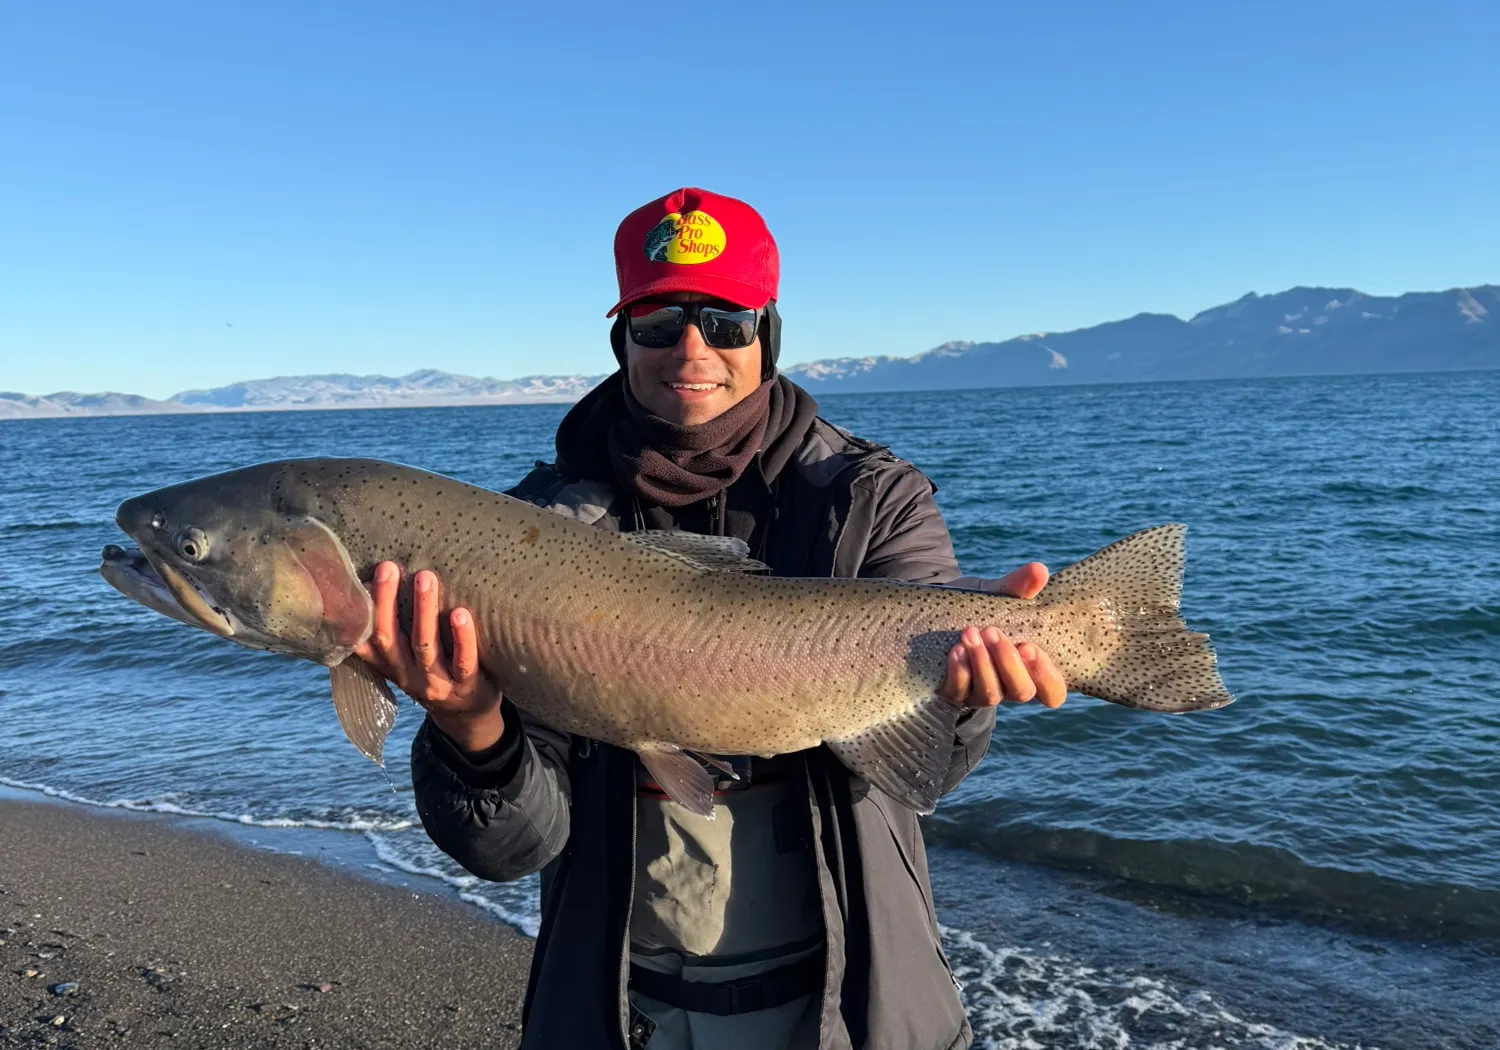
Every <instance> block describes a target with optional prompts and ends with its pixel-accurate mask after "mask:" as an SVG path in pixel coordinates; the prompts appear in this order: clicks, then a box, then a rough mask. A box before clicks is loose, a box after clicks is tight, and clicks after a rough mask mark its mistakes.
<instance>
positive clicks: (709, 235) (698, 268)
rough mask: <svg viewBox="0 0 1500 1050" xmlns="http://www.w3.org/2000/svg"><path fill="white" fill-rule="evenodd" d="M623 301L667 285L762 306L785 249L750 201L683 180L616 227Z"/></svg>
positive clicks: (614, 310)
mask: <svg viewBox="0 0 1500 1050" xmlns="http://www.w3.org/2000/svg"><path fill="white" fill-rule="evenodd" d="M615 275H616V276H617V277H618V278H619V280H620V301H619V302H617V303H615V305H614V306H613V307H611V308H610V311H609V313H607V314H605V315H604V316H606V317H613V316H614V315H615V314H616V313H618V312H619V310H620V307H622V306H624V305H625V304H627V303H630V302H634V301H635V300H637V299H644V298H646V297H647V296H652V295H660V294H662V293H664V292H702V293H703V294H704V295H712V296H714V297H715V298H718V299H727V300H729V301H730V302H731V303H736V304H738V305H740V306H744V307H748V308H750V309H754V310H759V309H760V308H761V307H762V306H765V305H766V303H768V302H770V301H771V300H772V299H774V298H776V285H777V283H778V282H779V281H780V279H781V256H780V255H779V254H778V253H777V251H776V241H775V240H774V239H773V238H772V237H771V231H770V230H768V229H766V221H765V220H764V219H762V218H761V217H760V214H759V213H758V212H757V211H756V210H755V209H754V208H752V207H750V205H748V204H746V203H745V202H744V201H739V200H735V199H734V198H733V197H721V196H720V195H719V194H717V193H710V192H708V191H707V190H699V189H694V188H692V187H684V188H683V189H680V190H677V191H675V192H673V193H669V194H667V195H666V196H665V197H661V198H659V199H657V200H654V201H652V202H651V203H650V204H646V205H643V206H642V207H639V208H637V209H636V210H635V211H633V212H631V213H630V214H629V215H627V216H625V221H624V222H622V223H620V228H619V229H618V230H616V231H615Z"/></svg>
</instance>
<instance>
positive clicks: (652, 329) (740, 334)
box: [625, 303, 760, 350]
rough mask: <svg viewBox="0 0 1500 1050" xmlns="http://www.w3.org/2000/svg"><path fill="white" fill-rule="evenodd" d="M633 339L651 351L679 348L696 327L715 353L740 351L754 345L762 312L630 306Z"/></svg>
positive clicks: (671, 305)
mask: <svg viewBox="0 0 1500 1050" xmlns="http://www.w3.org/2000/svg"><path fill="white" fill-rule="evenodd" d="M625 318H626V323H628V324H629V325H630V338H631V339H633V340H635V342H636V345H638V346H644V347H647V348H649V349H651V350H665V349H667V348H668V347H671V346H676V345H677V340H679V339H681V338H682V330H683V329H684V328H686V327H687V326H688V325H689V324H696V325H697V326H698V331H700V332H702V333H703V341H704V342H705V343H707V344H708V345H709V346H711V347H713V348H714V349H715V350H740V349H743V348H744V347H747V346H749V345H750V344H751V343H753V342H754V341H755V330H756V328H757V327H759V325H760V311H759V310H746V309H744V308H743V307H739V306H712V305H710V304H708V303H631V304H630V305H629V306H627V307H626V308H625Z"/></svg>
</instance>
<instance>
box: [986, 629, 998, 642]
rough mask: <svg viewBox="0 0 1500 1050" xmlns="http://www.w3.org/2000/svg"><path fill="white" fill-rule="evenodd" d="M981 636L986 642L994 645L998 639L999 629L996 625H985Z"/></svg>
mask: <svg viewBox="0 0 1500 1050" xmlns="http://www.w3.org/2000/svg"><path fill="white" fill-rule="evenodd" d="M983 637H984V640H985V641H986V642H989V643H990V644H991V645H994V644H995V643H996V642H998V641H999V640H1000V629H999V628H998V627H986V628H985V629H984V635H983Z"/></svg>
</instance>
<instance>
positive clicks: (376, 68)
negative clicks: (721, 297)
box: [0, 0, 1500, 397]
mask: <svg viewBox="0 0 1500 1050" xmlns="http://www.w3.org/2000/svg"><path fill="white" fill-rule="evenodd" d="M523 6H524V7H527V8H532V9H531V10H521V8H522V7H523ZM543 7H545V8H546V9H545V10H542V8H543ZM1497 11H1500V5H1496V4H1494V3H1493V2H1491V0H1473V2H1466V3H1459V2H1450V3H1444V2H1425V3H1420V4H1418V3H1404V2H1392V3H1384V2H1383V3H1377V4H1370V3H1367V2H1366V3H1345V2H1325V3H1319V2H1303V3H1297V4H1290V3H1278V2H1263V3H1258V4H1254V5H1250V4H1238V5H1228V4H1203V3H1186V2H1184V3H1173V4H1168V3H1153V2H1149V0H1145V2H1141V0H1138V2H1136V3H1131V4H1120V3H1115V2H1098V3H1066V2H1059V3H1053V4H1001V3H974V4H948V3H941V2H936V3H924V4H920V5H917V4H899V5H898V4H891V5H885V4H879V3H876V4H861V5H853V4H851V5H848V6H843V5H831V4H819V3H816V2H803V3H795V4H794V3H780V2H770V3H760V4H756V5H753V6H752V5H726V4H713V3H700V4H696V5H680V4H674V5H670V6H668V5H652V4H638V3H635V4H619V3H613V4H553V5H512V4H499V3H479V2H457V0H456V2H449V3H443V4H416V3H402V4H396V3H378V2H362V3H359V4H303V3H289V2H280V0H261V2H259V3H256V4H238V5H221V4H203V3H200V2H192V3H187V2H168V0H153V2H152V3H147V4H121V3H117V2H114V0H109V2H97V3H88V2H81V0H80V2H67V3H56V4H6V5H0V389H8V390H22V391H26V392H29V393H44V392H51V391H53V390H57V389H84V390H100V389H116V390H127V391H131V392H136V393H144V394H149V395H152V396H158V397H160V396H166V395H169V394H171V393H174V392H176V391H179V390H183V389H187V388H193V387H202V386H213V385H218V384H221V383H225V382H229V381H232V380H235V379H248V378H256V377H260V376H268V375H276V374H288V373H303V372H334V371H353V372H381V373H388V374H400V373H404V372H408V371H410V370H412V369H415V368H421V367H434V368H441V369H446V370H449V371H456V372H466V373H475V374H483V375H495V376H502V377H508V376H517V375H525V374H535V373H560V372H575V371H576V372H599V371H604V370H607V368H608V367H610V366H612V360H611V358H610V356H609V351H608V348H607V344H606V341H605V333H606V330H607V325H606V322H605V320H604V318H603V313H604V311H605V309H607V308H608V306H609V305H610V304H611V302H612V301H613V295H614V271H613V264H612V261H611V256H610V243H611V238H612V235H613V232H614V227H615V225H616V223H617V222H618V221H619V219H620V218H621V217H622V216H623V215H624V214H625V213H626V212H627V211H629V210H630V209H631V208H633V207H635V206H636V205H638V204H641V203H644V202H645V201H647V200H649V199H651V198H653V197H655V196H659V195H660V194H662V193H665V192H667V191H668V190H671V189H673V188H676V187H678V186H681V185H701V186H706V187H709V188H711V189H715V190H718V191H720V192H723V193H729V194H732V195H735V196H739V197H743V198H745V199H747V200H749V201H750V202H751V203H753V204H754V205H756V207H758V208H759V209H760V210H761V212H762V213H763V214H764V215H765V216H766V218H767V220H768V222H769V223H770V226H771V229H772V231H773V232H774V233H775V234H776V236H777V239H778V241H779V242H780V244H781V248H782V260H783V279H782V292H781V305H782V314H783V317H784V318H785V322H786V336H785V356H784V358H783V360H784V361H785V362H792V361H798V360H809V359H813V358H818V357H831V356H843V355H850V354H855V355H862V354H866V353H888V354H910V353H915V352H918V351H921V350H924V349H927V348H929V347H931V346H934V345H936V344H938V343H941V342H944V341H946V340H950V339H974V340H982V339H999V338H1005V337H1009V336H1011V335H1015V334H1017V333H1021V332H1028V331H1041V330H1056V329H1067V328H1076V327H1080V326H1084V325H1089V324H1094V323H1097V322H1100V321H1105V320H1110V319H1113V318H1118V317H1122V316H1128V315H1130V314H1133V313H1136V312H1139V311H1142V310H1152V311H1165V312H1172V313H1178V314H1183V315H1186V314H1191V313H1193V312H1196V311H1197V310H1199V309H1203V308H1206V307H1208V306H1211V305H1214V304H1216V303H1220V302H1223V301H1227V300H1230V299H1233V298H1236V297H1238V296H1240V295H1242V294H1244V293H1245V292H1246V291H1250V290H1255V291H1259V292H1271V291H1279V290H1281V289H1284V288H1287V287H1290V286H1292V285H1295V284H1328V285H1338V286H1345V285H1352V286H1355V287H1358V288H1360V289H1362V290H1364V291H1367V292H1371V293H1375V294H1382V293H1394V292H1400V291H1405V290H1416V289H1434V288H1445V287H1452V286H1455V285H1466V284H1479V283H1486V282H1495V281H1500V208H1497V206H1496V203H1497V187H1500V134H1497V130H1500V71H1497V70H1500V63H1497V61H1496V55H1497V54H1500V13H1497Z"/></svg>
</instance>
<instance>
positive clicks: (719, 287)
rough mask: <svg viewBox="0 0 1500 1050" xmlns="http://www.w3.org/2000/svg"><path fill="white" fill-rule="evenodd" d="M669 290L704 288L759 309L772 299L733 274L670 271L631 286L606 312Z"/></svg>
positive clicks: (699, 290) (746, 307)
mask: <svg viewBox="0 0 1500 1050" xmlns="http://www.w3.org/2000/svg"><path fill="white" fill-rule="evenodd" d="M667 292H701V293H702V294H703V295H711V296H713V297H714V298H716V299H725V300H728V301H729V302H731V303H734V304H735V305H736V306H743V307H744V308H745V309H747V310H759V309H760V308H761V307H763V306H765V305H766V304H767V303H769V302H770V301H771V293H770V292H768V291H766V290H765V289H764V288H753V287H751V286H750V285H748V284H745V283H744V282H743V281H736V280H734V279H733V278H732V277H718V276H715V275H714V274H710V273H705V274H692V275H689V274H670V275H668V276H666V277H658V278H656V280H654V281H647V282H646V283H645V284H642V285H637V286H636V287H635V288H632V289H630V291H629V292H627V293H626V294H625V296H624V297H623V298H622V299H621V300H620V301H619V302H617V303H615V305H614V306H611V307H610V308H609V313H607V314H605V315H604V316H605V317H613V316H614V315H615V314H617V313H619V312H620V308H621V307H623V306H625V305H627V304H629V303H633V302H635V301H636V300H638V299H648V298H650V297H651V296H653V295H664V294H666V293H667Z"/></svg>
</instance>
